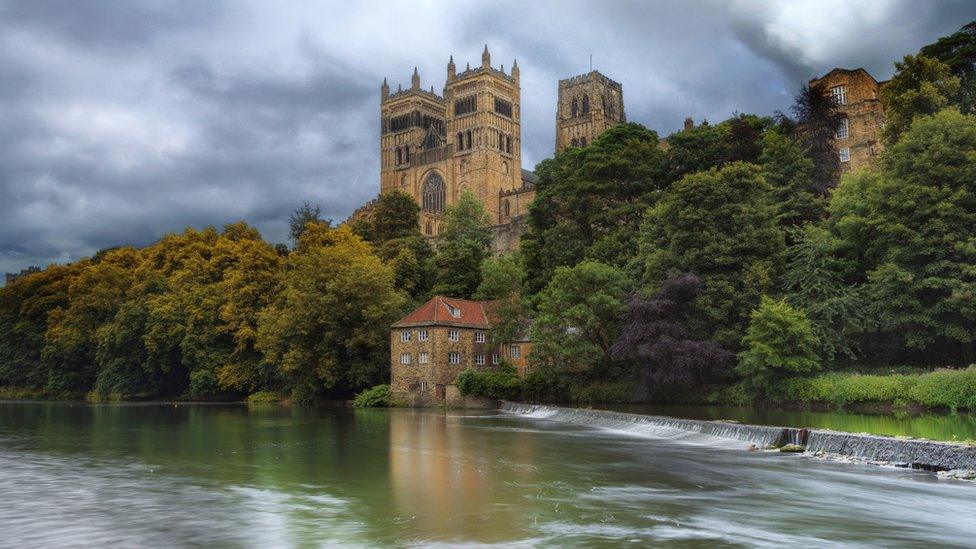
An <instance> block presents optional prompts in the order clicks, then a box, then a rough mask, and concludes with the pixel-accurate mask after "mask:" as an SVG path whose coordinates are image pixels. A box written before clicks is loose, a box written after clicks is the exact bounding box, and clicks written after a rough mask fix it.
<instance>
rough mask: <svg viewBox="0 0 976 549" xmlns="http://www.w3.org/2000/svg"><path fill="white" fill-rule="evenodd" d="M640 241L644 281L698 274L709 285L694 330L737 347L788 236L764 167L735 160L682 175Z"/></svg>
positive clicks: (769, 283) (775, 272)
mask: <svg viewBox="0 0 976 549" xmlns="http://www.w3.org/2000/svg"><path fill="white" fill-rule="evenodd" d="M640 245H641V248H640V254H641V264H642V269H643V283H644V285H645V286H647V287H652V288H656V287H660V286H662V285H663V284H664V282H665V281H666V280H668V279H669V278H671V277H673V276H675V275H677V274H679V273H685V272H690V273H693V274H695V275H696V276H698V277H699V278H700V279H701V282H702V283H703V284H704V290H703V292H702V294H701V295H700V296H699V297H698V299H697V300H696V305H695V309H696V314H695V315H694V317H695V318H694V320H693V321H692V322H691V323H690V326H691V329H690V332H691V333H692V334H693V336H694V337H697V338H699V339H715V340H716V341H718V342H719V343H720V344H722V345H723V346H726V347H727V348H735V347H736V346H737V345H738V342H739V339H740V338H741V337H742V332H743V330H744V328H745V324H746V322H747V316H748V314H749V312H750V311H751V310H752V309H754V308H755V306H756V305H758V304H759V298H760V296H761V295H763V294H764V293H766V292H767V290H769V289H770V288H771V287H772V285H773V284H774V282H775V280H776V278H777V276H778V274H779V272H780V269H781V264H782V252H783V248H784V240H783V233H782V231H781V230H780V229H779V227H777V225H776V211H775V208H774V206H773V204H772V202H771V199H770V188H769V185H768V184H766V182H765V181H764V180H763V178H762V175H761V173H760V170H759V168H758V167H757V166H753V165H750V164H745V163H742V162H735V163H732V164H729V165H728V166H726V167H724V168H722V169H721V170H717V169H712V170H709V171H707V172H701V173H696V174H691V175H687V176H685V177H683V178H682V179H681V180H680V181H678V182H677V183H676V184H675V185H674V187H673V188H672V189H671V192H669V193H668V194H667V195H666V196H665V197H664V198H663V199H661V201H660V202H659V203H658V204H657V205H656V206H655V207H654V208H651V209H650V210H649V211H648V212H647V215H646V217H645V220H644V224H643V227H642V230H641V239H640Z"/></svg>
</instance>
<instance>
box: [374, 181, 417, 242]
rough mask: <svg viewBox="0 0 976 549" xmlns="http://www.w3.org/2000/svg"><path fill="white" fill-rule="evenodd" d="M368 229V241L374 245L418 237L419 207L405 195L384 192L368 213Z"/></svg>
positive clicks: (397, 192)
mask: <svg viewBox="0 0 976 549" xmlns="http://www.w3.org/2000/svg"><path fill="white" fill-rule="evenodd" d="M369 227H370V235H369V241H370V242H372V243H374V244H378V243H383V242H387V241H390V240H393V239H395V238H403V237H410V236H420V206H418V205H417V201H416V200H414V199H413V197H411V196H410V195H408V194H406V193H403V192H400V191H389V192H385V193H383V194H381V195H380V197H379V198H378V199H377V200H376V205H375V206H373V210H372V212H370V215H369Z"/></svg>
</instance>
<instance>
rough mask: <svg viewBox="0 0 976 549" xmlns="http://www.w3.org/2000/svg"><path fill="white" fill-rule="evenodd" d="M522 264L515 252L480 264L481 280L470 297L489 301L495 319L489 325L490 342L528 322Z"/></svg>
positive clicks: (510, 336)
mask: <svg viewBox="0 0 976 549" xmlns="http://www.w3.org/2000/svg"><path fill="white" fill-rule="evenodd" d="M525 295H526V280H525V268H524V266H523V265H522V261H521V257H520V256H519V255H518V254H505V255H501V256H498V257H489V258H486V259H485V260H484V262H483V263H482V264H481V284H479V285H478V290H477V291H476V292H475V293H474V298H475V299H478V300H483V301H492V302H493V304H492V306H493V314H494V316H496V317H497V318H496V321H495V322H494V323H493V325H492V329H491V340H492V343H494V344H501V343H502V342H505V341H511V340H512V339H513V338H514V337H515V336H517V335H518V334H519V333H520V332H521V331H522V330H524V329H525V327H526V325H527V324H528V319H527V317H528V314H527V313H526V308H527V307H526V306H525V305H523V298H524V296H525Z"/></svg>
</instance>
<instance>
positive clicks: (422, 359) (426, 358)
mask: <svg viewBox="0 0 976 549" xmlns="http://www.w3.org/2000/svg"><path fill="white" fill-rule="evenodd" d="M417 362H418V363H420V364H427V363H428V362H430V354H429V353H427V352H423V353H420V354H419V355H417Z"/></svg>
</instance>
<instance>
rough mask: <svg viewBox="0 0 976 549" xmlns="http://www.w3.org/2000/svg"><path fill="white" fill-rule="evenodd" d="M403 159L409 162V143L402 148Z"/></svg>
mask: <svg viewBox="0 0 976 549" xmlns="http://www.w3.org/2000/svg"><path fill="white" fill-rule="evenodd" d="M403 161H404V162H406V163H408V164H409V163H410V145H407V146H406V147H404V148H403Z"/></svg>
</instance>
